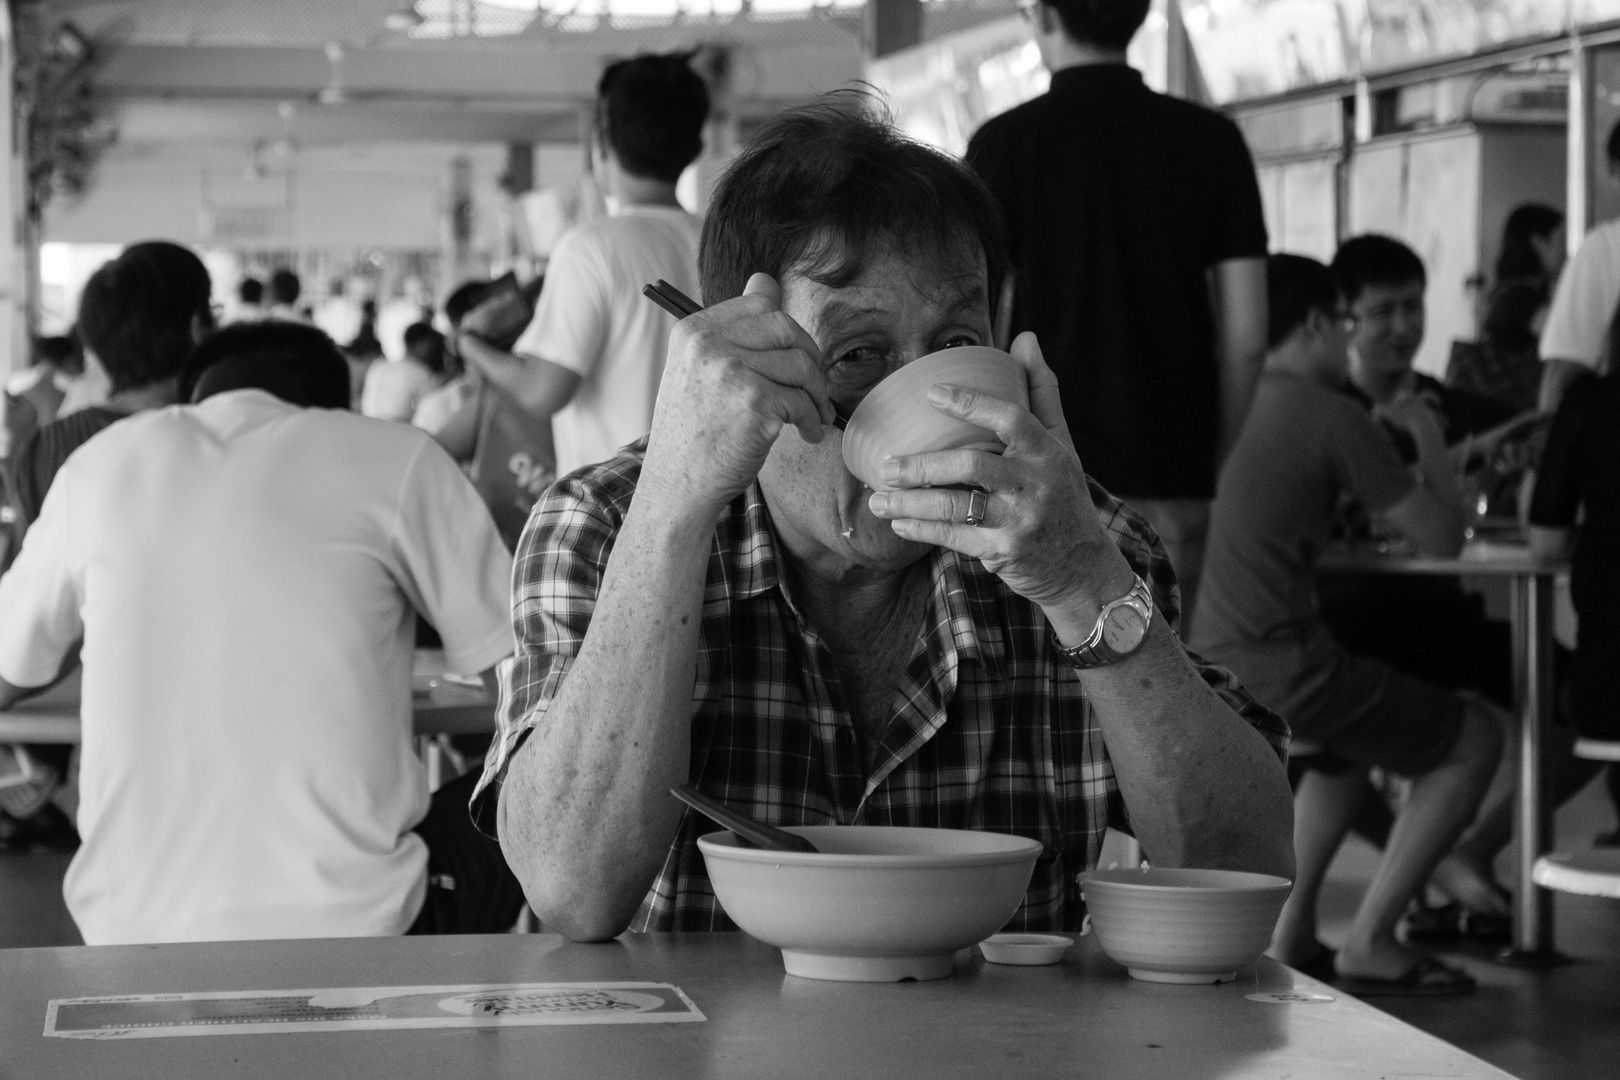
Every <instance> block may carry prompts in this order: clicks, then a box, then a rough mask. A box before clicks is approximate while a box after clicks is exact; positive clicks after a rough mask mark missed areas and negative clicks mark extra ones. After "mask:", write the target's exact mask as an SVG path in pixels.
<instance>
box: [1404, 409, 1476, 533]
mask: <svg viewBox="0 0 1620 1080" xmlns="http://www.w3.org/2000/svg"><path fill="white" fill-rule="evenodd" d="M1412 438H1413V441H1414V443H1415V444H1416V446H1417V465H1418V471H1419V472H1420V473H1421V474H1422V482H1423V485H1424V486H1425V487H1427V488H1428V489H1429V491H1430V493H1432V494H1433V495H1434V497H1435V498H1436V499H1437V500H1439V502H1440V504H1441V505H1442V506H1444V507H1445V509H1446V511H1447V512H1448V513H1449V514H1450V515H1451V516H1452V517H1453V518H1454V519H1455V525H1456V527H1457V528H1458V529H1459V530H1460V529H1462V528H1463V527H1464V526H1465V525H1466V515H1465V513H1464V510H1463V497H1462V489H1461V488H1459V487H1458V486H1457V470H1456V469H1455V468H1454V467H1453V466H1452V463H1451V455H1450V454H1449V453H1448V452H1447V451H1446V444H1445V440H1444V438H1443V437H1442V436H1441V434H1440V431H1439V428H1437V427H1433V426H1427V427H1420V428H1418V429H1417V430H1414V431H1413V432H1412Z"/></svg>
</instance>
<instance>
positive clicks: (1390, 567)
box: [1317, 541, 1567, 966]
mask: <svg viewBox="0 0 1620 1080" xmlns="http://www.w3.org/2000/svg"><path fill="white" fill-rule="evenodd" d="M1317 569H1318V570H1324V571H1331V572H1336V573H1338V572H1362V573H1377V574H1430V575H1434V574H1438V575H1444V576H1450V577H1497V578H1506V579H1507V580H1508V581H1509V583H1510V586H1511V590H1512V591H1511V594H1510V596H1511V601H1510V604H1511V606H1510V614H1509V618H1510V621H1511V624H1512V627H1513V693H1514V697H1515V699H1516V703H1517V706H1518V713H1519V719H1520V740H1519V742H1520V750H1519V754H1520V757H1519V784H1518V811H1517V813H1516V814H1515V815H1514V834H1515V837H1516V839H1517V840H1518V862H1517V864H1516V866H1515V875H1514V876H1515V886H1514V890H1513V945H1512V947H1511V948H1510V949H1509V950H1508V951H1507V952H1505V953H1504V954H1503V957H1502V959H1504V960H1506V961H1508V962H1510V963H1520V964H1525V965H1527V966H1536V965H1539V964H1542V963H1547V962H1551V961H1552V960H1554V959H1555V958H1556V953H1555V952H1554V951H1553V913H1552V894H1551V893H1550V892H1548V891H1547V890H1546V889H1543V888H1542V887H1541V886H1540V885H1537V884H1536V882H1535V880H1534V877H1533V875H1534V872H1535V866H1536V860H1537V859H1539V858H1540V857H1541V856H1542V855H1544V854H1545V853H1546V852H1547V851H1548V850H1549V849H1550V848H1551V847H1552V815H1551V812H1550V811H1549V809H1548V806H1547V788H1546V781H1545V775H1546V773H1545V765H1544V762H1543V759H1542V753H1541V747H1542V736H1543V734H1544V733H1545V728H1546V725H1547V723H1548V721H1549V720H1550V719H1551V717H1552V715H1553V709H1554V698H1555V694H1556V690H1555V684H1554V682H1553V585H1554V582H1555V581H1556V580H1557V578H1558V575H1559V574H1561V573H1564V572H1565V571H1566V570H1567V567H1566V566H1564V565H1562V564H1553V563H1544V562H1539V561H1537V560H1536V558H1535V557H1534V556H1533V555H1532V554H1531V553H1530V549H1529V547H1528V546H1527V545H1524V544H1519V543H1505V542H1501V541H1483V542H1475V543H1470V544H1469V545H1468V546H1467V547H1465V548H1464V549H1463V551H1462V553H1461V555H1459V556H1458V557H1456V558H1451V559H1438V558H1429V557H1427V556H1418V555H1391V554H1385V553H1381V552H1378V551H1376V550H1374V549H1372V548H1363V547H1332V548H1329V549H1328V550H1327V551H1326V552H1324V553H1323V555H1322V558H1321V560H1320V561H1319V562H1318V563H1317Z"/></svg>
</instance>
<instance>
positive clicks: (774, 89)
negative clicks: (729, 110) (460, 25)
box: [41, 0, 1013, 153]
mask: <svg viewBox="0 0 1620 1080" xmlns="http://www.w3.org/2000/svg"><path fill="white" fill-rule="evenodd" d="M41 2H42V3H43V4H44V5H45V7H46V9H47V10H48V11H49V12H50V13H51V14H52V15H53V16H56V17H59V18H62V19H71V20H72V21H73V22H74V23H75V24H76V25H77V26H78V27H79V28H81V29H82V30H84V31H85V32H86V33H88V34H90V35H91V36H92V37H95V38H97V39H101V40H106V41H108V42H109V43H110V44H111V57H110V59H109V60H108V62H107V63H106V65H105V67H104V68H103V69H102V70H101V71H100V73H99V74H98V76H97V79H96V86H97V90H98V92H99V93H100V94H101V95H102V96H103V97H104V98H105V99H106V100H108V101H109V102H110V103H112V104H114V105H115V106H116V107H117V109H118V111H119V117H120V119H119V128H120V134H119V145H120V147H121V148H124V149H128V150H134V151H138V152H148V153H149V152H151V151H152V150H153V149H154V148H157V147H161V146H165V145H172V144H186V145H231V144H235V145H242V144H254V143H261V142H267V141H268V142H290V143H293V144H296V145H305V146H312V145H341V144H346V143H355V142H368V141H371V142H398V141H435V142H445V141H451V142H487V141H529V142H558V141H562V142H572V141H575V140H576V139H577V138H578V134H579V130H580V115H581V111H582V109H583V108H584V107H585V106H587V105H588V103H589V102H590V100H591V98H592V96H593V93H594V89H595V84H596V80H597V78H598V76H599V75H600V72H601V69H602V65H603V63H604V61H605V60H606V59H608V58H611V57H617V56H627V55H633V54H635V53H637V52H643V51H664V50H669V49H677V48H691V47H694V46H697V45H702V44H720V45H724V46H725V47H726V48H727V49H728V51H729V53H730V55H731V58H732V71H733V80H732V81H733V87H734V90H735V106H734V108H735V111H736V113H737V114H738V115H739V116H740V118H741V120H742V121H743V123H744V125H745V126H746V125H748V124H749V123H751V122H752V121H753V120H757V119H759V118H763V117H764V116H767V115H769V114H771V113H774V112H776V111H778V110H780V109H781V108H784V107H786V106H788V105H791V104H794V103H797V102H801V101H804V100H808V99H809V98H811V97H813V96H815V95H816V94H817V93H820V92H822V91H824V90H829V89H833V88H835V87H838V86H841V85H843V84H845V83H847V82H850V81H852V80H855V79H859V78H860V77H861V72H862V63H863V59H864V54H865V47H864V42H863V38H864V28H863V27H864V24H863V19H862V10H861V8H859V7H853V8H852V7H841V8H840V7H831V6H828V7H821V8H816V9H812V10H810V11H807V12H796V13H784V12H770V13H765V12H760V13H756V14H753V15H751V16H750V15H747V14H742V15H733V16H721V17H714V16H703V17H694V16H686V17H681V16H677V17H675V18H669V17H659V18H646V17H623V16H616V17H615V18H614V19H613V20H611V22H610V21H609V20H598V19H596V18H594V17H580V16H577V15H576V16H574V17H572V18H558V17H556V16H553V15H551V14H549V13H548V12H546V11H545V10H541V11H539V12H538V13H537V14H536V13H531V12H528V11H522V10H514V8H513V7H512V6H511V5H513V4H515V3H521V0H500V5H504V6H497V5H495V4H492V3H489V2H486V0H418V2H417V6H416V8H415V9H414V10H416V11H417V12H419V13H420V14H419V15H417V16H416V18H415V20H414V21H416V22H417V23H418V26H417V28H416V30H417V33H416V35H415V36H413V34H412V33H411V32H409V27H408V25H407V24H405V23H404V22H402V20H401V18H400V16H401V14H402V12H405V11H410V10H412V9H410V8H406V7H405V6H404V4H405V0H41ZM569 2H571V3H572V2H574V0H569ZM585 2H587V3H591V2H600V0H585ZM681 2H686V0H681ZM698 2H704V3H714V2H716V0H698ZM719 2H721V3H723V2H725V0H719ZM838 2H841V3H848V2H849V0H838ZM473 4H477V7H478V11H477V14H478V15H479V17H480V19H481V20H482V21H481V23H480V25H481V26H483V27H484V28H485V29H490V28H493V29H496V30H507V31H515V32H510V33H504V34H501V35H499V36H481V37H479V36H459V37H438V38H425V37H422V36H420V35H421V32H422V30H423V28H424V27H423V25H422V17H423V16H427V17H429V21H428V23H427V26H426V28H427V29H430V30H431V29H433V28H434V27H435V26H437V27H438V28H439V29H444V28H446V27H448V26H450V24H449V23H445V22H444V21H443V16H444V15H445V14H446V13H447V12H449V13H452V14H454V13H455V12H456V11H460V12H462V13H463V14H465V11H466V9H467V8H469V7H470V6H471V5H473ZM1012 10H1013V0H934V2H933V3H930V4H929V5H928V7H927V8H925V23H924V25H925V36H926V37H930V38H931V37H936V36H939V35H940V34H943V33H948V32H950V31H953V30H956V29H962V28H966V27H968V26H972V25H976V24H978V23H980V22H984V21H988V20H990V19H994V18H1002V17H1005V16H1006V15H1007V14H1009V13H1010V12H1011V11H1012ZM391 16H392V17H393V18H392V19H391V18H390V17H391ZM433 19H439V20H440V21H439V22H438V23H434V22H432V20H433ZM503 19H504V22H502V20H503ZM390 26H393V27H399V28H396V29H391V28H390Z"/></svg>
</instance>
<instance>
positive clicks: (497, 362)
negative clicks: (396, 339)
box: [457, 333, 578, 419]
mask: <svg viewBox="0 0 1620 1080" xmlns="http://www.w3.org/2000/svg"><path fill="white" fill-rule="evenodd" d="M457 346H458V347H459V348H460V350H461V355H462V357H463V358H464V359H465V360H466V361H467V362H468V363H469V364H471V365H472V366H473V367H474V368H476V369H477V371H478V374H479V375H480V376H481V377H483V378H484V379H487V380H488V381H489V382H490V383H492V384H493V385H495V386H496V387H497V388H499V389H500V390H502V391H504V392H505V393H506V394H507V395H508V396H509V397H511V398H512V399H513V400H514V401H516V402H517V403H518V404H519V405H521V406H523V409H524V411H525V412H527V413H529V414H530V415H532V416H535V417H539V418H542V419H544V418H546V417H549V416H551V415H552V414H553V413H555V412H556V411H557V410H559V409H561V408H562V407H563V406H564V405H567V404H568V402H569V399H571V398H572V397H573V396H574V389H575V387H576V386H577V385H578V381H577V377H576V378H574V379H568V378H548V377H547V373H548V370H551V369H557V368H558V366H557V365H550V369H547V368H544V367H542V362H540V361H533V362H531V361H530V360H529V359H527V358H526V357H524V356H521V355H519V354H517V353H509V352H505V351H503V350H501V349H497V348H496V347H495V346H493V345H491V344H489V343H488V342H487V341H484V340H483V339H481V338H479V337H477V336H476V335H474V334H469V333H463V334H462V335H461V337H460V338H458V339H457Z"/></svg>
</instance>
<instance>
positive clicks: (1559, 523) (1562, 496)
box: [1530, 343, 1620, 844]
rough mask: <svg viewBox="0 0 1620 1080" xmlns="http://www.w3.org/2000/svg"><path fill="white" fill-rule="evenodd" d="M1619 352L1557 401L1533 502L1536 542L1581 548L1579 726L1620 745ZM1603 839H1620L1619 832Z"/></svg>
mask: <svg viewBox="0 0 1620 1080" xmlns="http://www.w3.org/2000/svg"><path fill="white" fill-rule="evenodd" d="M1613 357H1614V345H1613V343H1611V346H1610V359H1609V362H1608V364H1607V370H1608V374H1606V375H1603V376H1592V375H1587V376H1581V377H1578V378H1577V379H1576V380H1575V381H1574V382H1572V383H1571V384H1570V386H1569V389H1568V390H1567V391H1566V392H1565V394H1564V397H1563V400H1562V401H1561V402H1560V403H1559V406H1558V412H1557V414H1556V415H1555V416H1554V418H1553V426H1552V432H1551V434H1549V436H1548V438H1547V450H1546V453H1545V454H1543V456H1542V459H1541V468H1540V470H1539V471H1538V473H1537V474H1536V488H1535V496H1534V498H1533V499H1532V500H1531V503H1530V544H1531V546H1532V547H1533V548H1534V549H1535V551H1536V553H1537V554H1538V555H1540V556H1541V557H1543V558H1565V557H1568V556H1569V554H1570V552H1571V551H1572V550H1573V552H1574V565H1573V566H1572V567H1571V576H1570V593H1571V598H1572V599H1573V600H1574V602H1575V612H1576V614H1577V615H1578V616H1579V617H1580V624H1579V629H1578V632H1577V639H1576V644H1575V660H1574V664H1573V665H1572V673H1571V675H1572V677H1571V679H1570V695H1569V696H1570V700H1571V704H1572V705H1573V712H1574V715H1575V726H1576V728H1577V729H1578V730H1579V732H1580V734H1581V735H1582V736H1583V737H1585V738H1588V739H1600V740H1604V741H1612V742H1620V563H1617V562H1616V560H1615V553H1616V552H1620V483H1617V482H1616V478H1617V477H1620V376H1617V375H1616V374H1615V371H1616V365H1615V362H1614V359H1613ZM1577 522H1578V524H1577ZM1608 784H1609V792H1610V795H1611V798H1612V799H1613V800H1614V802H1615V804H1616V805H1617V806H1620V766H1615V765H1610V766H1609V767H1608ZM1601 842H1603V843H1609V844H1614V843H1620V829H1617V830H1616V831H1615V832H1614V833H1610V834H1608V835H1607V836H1604V837H1602V838H1601Z"/></svg>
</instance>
